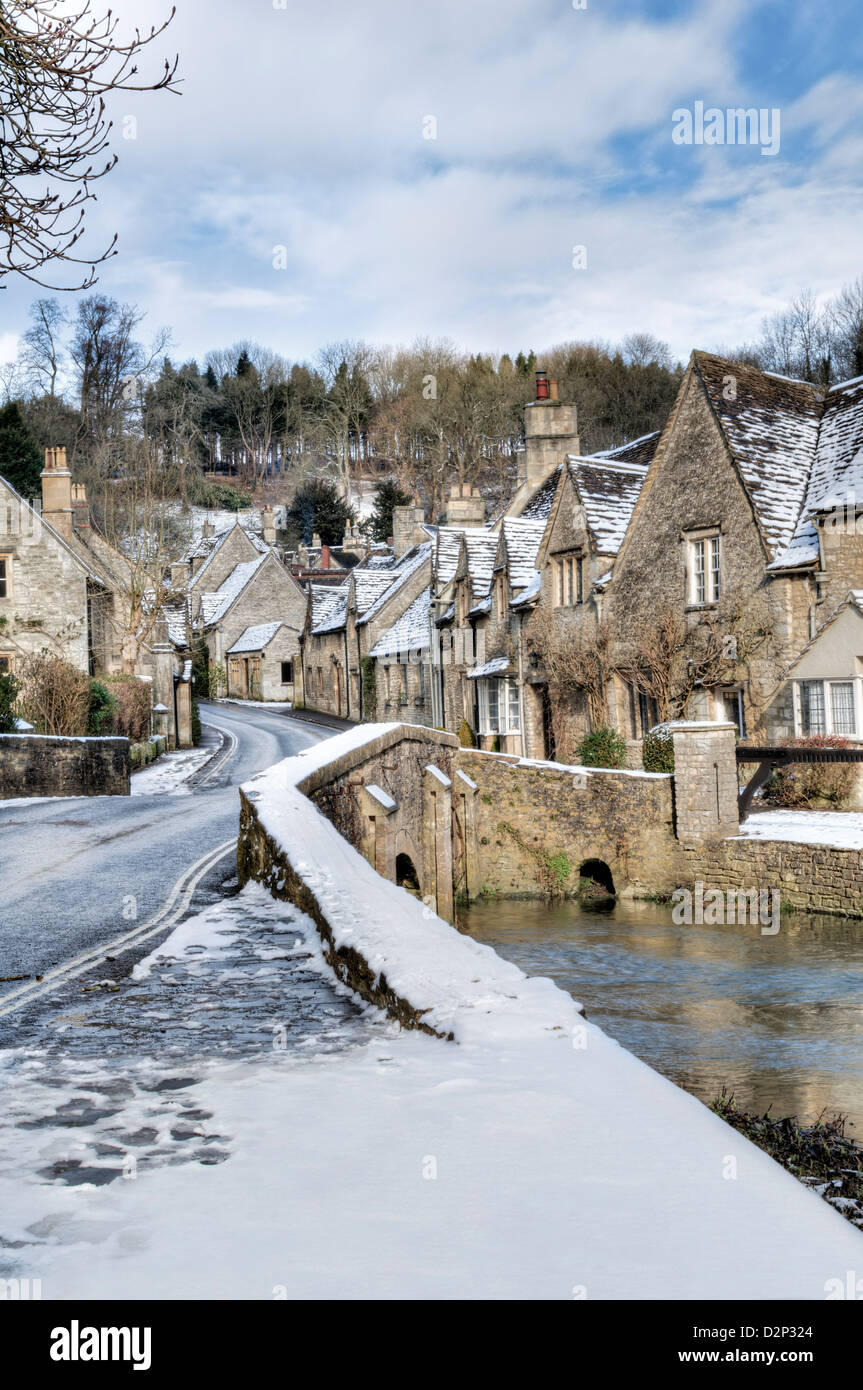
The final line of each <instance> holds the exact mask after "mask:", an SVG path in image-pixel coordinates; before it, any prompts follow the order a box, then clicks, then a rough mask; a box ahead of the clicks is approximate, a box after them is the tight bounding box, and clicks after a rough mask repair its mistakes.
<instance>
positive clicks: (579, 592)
mask: <svg viewBox="0 0 863 1390" xmlns="http://www.w3.org/2000/svg"><path fill="white" fill-rule="evenodd" d="M575 565H576V574H575V601H576V603H583V602H584V560H583V559H582V558H581V557H580V556H579V558H578V559H577V560H576V562H575Z"/></svg>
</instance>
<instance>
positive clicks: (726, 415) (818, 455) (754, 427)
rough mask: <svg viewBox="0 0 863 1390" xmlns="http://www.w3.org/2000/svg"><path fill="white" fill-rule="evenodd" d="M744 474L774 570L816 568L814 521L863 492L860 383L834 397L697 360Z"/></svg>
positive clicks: (806, 385) (721, 361) (732, 365)
mask: <svg viewBox="0 0 863 1390" xmlns="http://www.w3.org/2000/svg"><path fill="white" fill-rule="evenodd" d="M693 361H694V364H695V367H696V370H697V371H698V373H699V376H700V377H701V380H702V381H703V383H704V386H705V389H706V391H707V394H708V397H709V399H710V403H711V405H712V407H713V409H714V411H715V413H716V417H717V419H718V421H719V424H720V427H721V429H722V432H723V434H724V436H725V439H726V442H727V443H728V447H729V449H730V450H731V453H732V455H733V456H734V459H735V461H736V463H737V466H738V468H739V469H740V473H741V476H742V478H743V481H744V484H745V486H746V489H747V492H748V493H749V496H750V499H751V501H752V505H753V508H754V509H755V514H756V516H757V518H758V521H759V524H760V526H761V531H762V534H763V536H764V540H765V544H766V546H767V549H768V552H769V554H770V559H771V565H770V568H771V569H787V568H793V567H794V566H795V565H804V564H814V563H816V562H817V560H818V551H817V543H816V532H815V529H814V527H813V526H812V523H811V518H812V517H813V516H814V515H815V514H816V513H818V512H819V511H825V510H826V511H829V510H831V509H832V507H833V506H834V505H835V504H836V503H837V502H838V503H840V504H841V503H843V502H844V501H845V500H846V499H847V498H848V496H849V494H850V493H852V492H853V493H855V496H856V492H857V491H859V490H860V489H861V487H863V453H861V451H863V380H861V379H860V378H857V379H855V380H854V381H846V382H841V383H840V384H839V385H837V386H831V387H830V388H829V389H828V388H826V387H822V386H815V385H813V384H812V382H808V381H793V380H791V379H790V378H788V377H782V376H777V375H776V374H775V373H772V372H762V371H761V370H760V369H759V368H757V367H749V366H745V365H744V364H742V363H739V362H732V361H730V360H729V359H727V358H723V357H716V356H714V355H713V354H711V353H705V352H696V353H693Z"/></svg>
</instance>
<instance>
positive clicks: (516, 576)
mask: <svg viewBox="0 0 863 1390" xmlns="http://www.w3.org/2000/svg"><path fill="white" fill-rule="evenodd" d="M501 533H502V535H503V541H504V545H505V546H506V559H507V563H508V567H509V582H510V584H511V586H512V588H513V589H524V588H526V586H527V585H528V584H530V583H531V581H532V579H533V576H534V574H535V572H536V556H537V551H538V550H539V547H540V542H541V541H542V538H543V535H544V533H545V522H544V521H540V520H536V519H531V518H525V517H523V516H517V517H516V516H507V517H504V519H503V521H502V522H501Z"/></svg>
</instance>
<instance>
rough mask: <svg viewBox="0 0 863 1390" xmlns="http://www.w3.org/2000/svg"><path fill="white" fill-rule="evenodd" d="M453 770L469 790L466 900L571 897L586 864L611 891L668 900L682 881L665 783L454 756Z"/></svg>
mask: <svg viewBox="0 0 863 1390" xmlns="http://www.w3.org/2000/svg"><path fill="white" fill-rule="evenodd" d="M455 767H456V769H457V770H460V771H462V772H464V773H466V774H467V775H468V777H469V778H470V779H471V781H472V782H473V783H474V784H475V785H476V788H477V795H476V801H475V805H476V834H477V850H476V853H477V875H476V878H477V883H476V886H475V888H474V890H473V891H472V892H470V893H469V896H471V897H476V896H477V895H478V894H479V893H482V892H483V891H484V892H487V893H500V894H501V895H502V896H504V897H538V896H540V895H542V894H543V893H546V892H552V893H555V892H564V893H566V892H574V891H575V890H576V889H577V887H578V879H579V871H580V869H581V868H582V866H583V865H584V864H585V862H586V861H588V860H591V859H593V860H601V861H602V862H603V863H604V864H607V865H608V867H609V869H610V871H611V875H612V878H613V881H614V886H615V889H616V890H617V891H618V892H619V893H622V894H629V895H633V896H637V895H639V894H641V895H644V894H647V893H660V892H662V893H666V892H671V891H672V889H673V888H674V887H676V886H677V884H678V883H679V882H680V881H681V876H682V875H685V873H686V859H685V857H684V856H683V854H682V853H681V850H680V846H679V844H678V842H677V840H676V838H675V834H674V804H673V792H672V779H671V777H668V776H648V775H646V774H644V773H642V774H640V775H637V774H636V775H633V774H629V773H626V772H613V771H601V770H600V769H592V770H591V771H589V772H578V771H573V770H572V769H571V768H569V769H567V768H564V767H561V768H555V767H553V766H551V765H550V764H541V763H528V762H523V761H520V760H519V759H517V758H512V757H507V756H505V755H495V754H490V753H481V752H478V751H476V750H474V749H468V748H461V749H459V750H458V752H457V754H456V758H455Z"/></svg>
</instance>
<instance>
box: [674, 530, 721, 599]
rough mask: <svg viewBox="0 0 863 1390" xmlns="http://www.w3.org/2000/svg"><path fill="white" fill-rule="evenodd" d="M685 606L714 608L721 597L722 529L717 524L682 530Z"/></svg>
mask: <svg viewBox="0 0 863 1390" xmlns="http://www.w3.org/2000/svg"><path fill="white" fill-rule="evenodd" d="M684 539H685V542H686V606H687V607H688V608H713V607H715V606H716V604H717V603H719V601H720V599H721V598H722V592H723V588H724V585H723V580H722V530H721V528H720V527H719V526H710V527H706V528H704V529H703V530H698V531H688V532H686V533H685V537H684Z"/></svg>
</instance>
